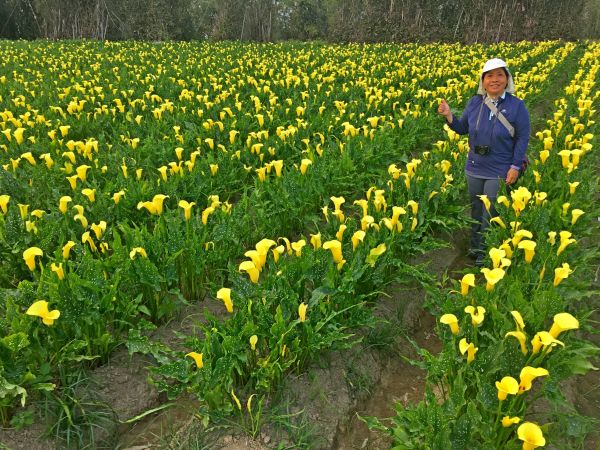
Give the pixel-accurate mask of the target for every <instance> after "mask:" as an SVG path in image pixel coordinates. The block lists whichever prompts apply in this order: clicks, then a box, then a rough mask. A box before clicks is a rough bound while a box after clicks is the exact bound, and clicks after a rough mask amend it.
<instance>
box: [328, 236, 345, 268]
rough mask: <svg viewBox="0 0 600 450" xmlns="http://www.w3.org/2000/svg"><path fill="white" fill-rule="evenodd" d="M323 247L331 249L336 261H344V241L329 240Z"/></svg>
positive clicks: (337, 262)
mask: <svg viewBox="0 0 600 450" xmlns="http://www.w3.org/2000/svg"><path fill="white" fill-rule="evenodd" d="M323 249H324V250H330V251H331V256H333V262H334V263H336V264H339V263H341V262H342V261H343V259H344V255H343V254H342V243H341V242H340V241H338V240H332V241H327V242H325V243H324V244H323Z"/></svg>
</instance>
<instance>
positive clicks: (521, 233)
mask: <svg viewBox="0 0 600 450" xmlns="http://www.w3.org/2000/svg"><path fill="white" fill-rule="evenodd" d="M523 238H527V239H532V238H533V234H531V231H527V230H524V229H521V230H517V231H516V232H515V235H514V236H513V238H512V244H513V247H516V246H517V245H519V242H521V239H523Z"/></svg>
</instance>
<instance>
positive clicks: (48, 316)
mask: <svg viewBox="0 0 600 450" xmlns="http://www.w3.org/2000/svg"><path fill="white" fill-rule="evenodd" d="M25 314H27V315H28V316H37V317H41V319H42V322H43V323H44V325H48V326H51V325H53V324H54V321H55V320H56V319H58V318H59V317H60V311H59V310H58V309H54V310H52V311H49V310H48V302H47V301H46V300H38V301H37V302H35V303H34V304H33V305H31V306H30V307H29V308H28V309H27V312H26V313H25Z"/></svg>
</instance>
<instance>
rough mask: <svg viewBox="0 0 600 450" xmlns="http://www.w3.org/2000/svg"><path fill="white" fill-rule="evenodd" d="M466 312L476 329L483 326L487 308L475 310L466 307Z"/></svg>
mask: <svg viewBox="0 0 600 450" xmlns="http://www.w3.org/2000/svg"><path fill="white" fill-rule="evenodd" d="M465 312H466V313H467V314H469V315H470V316H471V324H472V325H473V326H475V327H478V326H479V325H481V324H482V322H483V319H484V318H485V308H484V307H483V306H478V307H477V308H475V307H474V306H471V305H469V306H467V307H465Z"/></svg>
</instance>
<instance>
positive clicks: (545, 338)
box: [531, 331, 565, 355]
mask: <svg viewBox="0 0 600 450" xmlns="http://www.w3.org/2000/svg"><path fill="white" fill-rule="evenodd" d="M557 345H562V346H564V345H565V344H563V343H562V342H561V341H559V340H557V339H555V338H554V337H553V336H552V335H551V334H550V333H548V332H547V331H539V332H538V333H536V335H535V336H534V337H533V339H532V340H531V347H532V352H533V354H534V355H535V354H536V353H538V352H539V351H540V349H541V348H542V347H544V349H546V348H548V347H550V348H552V347H556V346H557Z"/></svg>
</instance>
